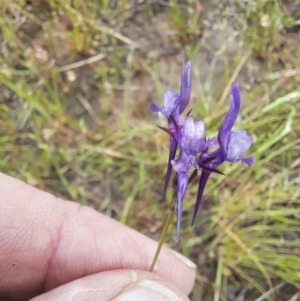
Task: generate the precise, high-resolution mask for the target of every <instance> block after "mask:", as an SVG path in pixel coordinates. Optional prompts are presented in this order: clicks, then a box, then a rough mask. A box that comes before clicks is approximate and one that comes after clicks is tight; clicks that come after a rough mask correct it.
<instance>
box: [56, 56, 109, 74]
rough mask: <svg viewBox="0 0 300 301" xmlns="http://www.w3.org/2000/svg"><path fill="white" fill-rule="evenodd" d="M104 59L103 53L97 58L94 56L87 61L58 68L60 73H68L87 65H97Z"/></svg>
mask: <svg viewBox="0 0 300 301" xmlns="http://www.w3.org/2000/svg"><path fill="white" fill-rule="evenodd" d="M104 58H105V55H104V54H102V53H99V54H97V55H95V56H92V57H89V58H87V59H85V60H82V61H79V62H75V63H72V64H70V65H66V66H62V67H59V68H57V70H58V71H59V72H63V71H68V70H72V69H76V68H79V67H82V66H85V65H87V64H91V63H95V62H97V61H100V60H102V59H104Z"/></svg>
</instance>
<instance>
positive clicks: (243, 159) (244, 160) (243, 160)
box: [241, 157, 255, 166]
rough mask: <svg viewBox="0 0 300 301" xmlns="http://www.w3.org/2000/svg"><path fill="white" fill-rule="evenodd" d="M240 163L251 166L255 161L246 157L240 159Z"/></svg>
mask: <svg viewBox="0 0 300 301" xmlns="http://www.w3.org/2000/svg"><path fill="white" fill-rule="evenodd" d="M241 162H242V163H243V164H246V165H248V166H251V165H252V164H253V163H254V162H255V159H254V158H253V157H246V158H242V159H241Z"/></svg>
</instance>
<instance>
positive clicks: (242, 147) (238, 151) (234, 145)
mask: <svg viewBox="0 0 300 301" xmlns="http://www.w3.org/2000/svg"><path fill="white" fill-rule="evenodd" d="M251 144H252V138H251V136H250V135H249V134H248V133H247V132H246V131H242V130H239V131H232V132H230V134H229V136H228V146H227V151H226V160H227V161H229V162H236V161H239V160H240V159H241V157H242V155H243V153H244V152H246V151H247V150H248V149H249V147H250V146H251Z"/></svg>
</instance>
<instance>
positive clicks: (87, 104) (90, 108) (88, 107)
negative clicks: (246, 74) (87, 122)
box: [76, 93, 99, 125]
mask: <svg viewBox="0 0 300 301" xmlns="http://www.w3.org/2000/svg"><path fill="white" fill-rule="evenodd" d="M76 97H77V99H78V100H79V101H80V103H81V104H82V106H83V107H84V108H85V109H86V110H87V112H88V113H89V114H90V115H91V117H92V119H93V120H94V121H95V123H97V124H98V125H99V118H98V116H97V115H96V113H95V111H94V109H93V108H92V106H91V105H90V103H89V102H88V101H87V100H86V99H85V98H84V97H83V96H82V95H81V94H80V93H77V95H76Z"/></svg>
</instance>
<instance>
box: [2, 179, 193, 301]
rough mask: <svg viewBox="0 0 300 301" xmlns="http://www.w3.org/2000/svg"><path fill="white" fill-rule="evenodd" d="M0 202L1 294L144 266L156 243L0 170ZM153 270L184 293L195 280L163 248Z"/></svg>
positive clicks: (20, 295) (27, 292) (22, 296)
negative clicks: (104, 272)
mask: <svg viewBox="0 0 300 301" xmlns="http://www.w3.org/2000/svg"><path fill="white" fill-rule="evenodd" d="M0 208H1V219H0V229H1V231H0V275H1V277H0V300H1V296H10V297H14V298H16V299H19V300H26V299H28V298H30V297H33V296H36V295H38V294H40V293H42V292H45V291H49V290H51V289H53V288H55V287H58V286H60V285H62V284H65V283H68V282H70V281H73V280H75V279H78V278H82V277H84V276H87V275H91V274H94V273H98V272H103V271H109V270H114V269H138V270H148V269H149V266H150V263H151V260H152V258H153V256H154V253H155V249H156V246H157V243H156V242H154V241H152V240H151V239H149V238H147V237H145V236H143V235H141V234H140V233H138V232H136V231H134V230H132V229H130V228H128V227H126V226H124V225H122V224H120V223H118V222H116V221H114V220H112V219H109V218H107V217H105V216H104V215H102V214H100V213H98V212H96V211H94V210H92V209H90V208H88V207H83V206H79V205H78V204H76V203H73V202H68V201H63V200H60V199H57V198H55V197H54V196H52V195H51V194H49V193H46V192H42V191H39V190H37V189H35V188H33V187H31V186H29V185H26V184H24V183H23V182H21V181H18V180H16V179H14V178H11V177H8V176H6V175H3V174H1V173H0ZM155 272H156V273H157V274H159V275H161V276H163V277H165V278H166V279H169V280H170V281H172V282H173V283H174V284H175V285H178V287H179V288H180V289H181V290H182V291H183V292H184V293H186V294H188V293H189V292H190V290H191V289H192V286H193V284H194V280H195V270H194V269H191V268H190V267H188V266H187V265H186V264H184V263H183V262H182V261H181V260H179V259H178V258H177V257H176V256H175V255H174V254H173V253H172V252H171V251H170V250H168V249H166V248H164V249H163V250H162V252H161V254H160V257H159V260H158V262H157V265H156V269H155ZM2 275H3V276H2ZM3 298H4V297H3Z"/></svg>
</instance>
